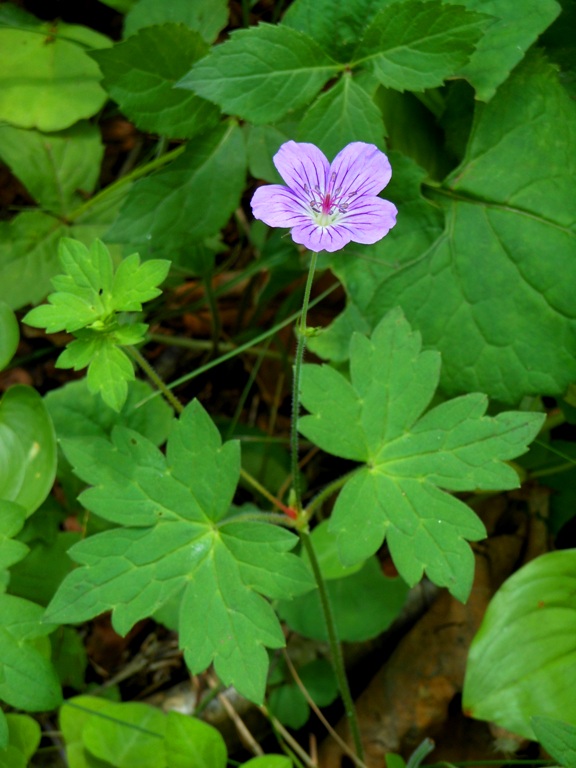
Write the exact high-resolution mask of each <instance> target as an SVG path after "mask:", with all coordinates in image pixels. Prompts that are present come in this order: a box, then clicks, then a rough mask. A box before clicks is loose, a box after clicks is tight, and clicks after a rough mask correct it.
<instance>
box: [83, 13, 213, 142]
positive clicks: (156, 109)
mask: <svg viewBox="0 0 576 768" xmlns="http://www.w3.org/2000/svg"><path fill="white" fill-rule="evenodd" d="M207 53H208V45H207V44H206V43H205V42H204V40H203V39H202V38H201V37H200V34H199V33H198V32H195V31H193V30H191V29H188V28H187V27H185V26H184V25H183V24H163V25H162V26H153V27H147V28H145V29H142V30H141V31H140V32H138V33H137V34H136V35H134V36H133V37H130V38H128V40H126V41H125V42H123V43H117V44H116V45H115V46H114V47H113V48H110V49H108V50H103V51H93V52H92V53H91V56H92V58H93V59H95V61H96V62H97V63H98V64H99V66H100V69H101V70H102V74H103V75H104V80H103V81H102V85H103V86H104V88H106V90H107V91H108V93H109V94H110V96H111V97H112V98H113V99H114V101H116V103H117V104H118V105H119V106H120V109H121V110H122V112H123V113H124V114H125V115H126V116H127V117H128V118H130V120H132V121H133V122H134V124H135V125H136V126H137V127H138V128H140V129H141V130H143V131H150V132H153V133H159V134H161V135H163V136H169V137H171V138H189V137H191V136H195V135H196V134H197V133H201V132H202V131H204V130H206V129H207V128H209V127H210V126H212V125H215V124H216V122H217V121H218V117H219V114H220V112H219V110H218V108H217V107H215V106H214V105H213V104H210V102H208V101H205V100H204V99H201V98H200V97H198V96H196V95H195V94H193V93H190V92H189V91H188V92H187V91H183V90H182V89H180V88H174V87H173V86H174V83H175V82H176V81H177V80H179V79H180V78H181V77H183V75H185V74H186V72H188V70H189V69H190V67H191V66H192V65H193V64H194V62H195V61H198V59H201V58H202V57H203V56H205V55H206V54H207Z"/></svg>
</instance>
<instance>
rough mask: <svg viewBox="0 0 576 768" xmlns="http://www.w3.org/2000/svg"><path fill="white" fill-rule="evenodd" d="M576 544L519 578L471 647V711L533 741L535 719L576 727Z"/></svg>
mask: <svg viewBox="0 0 576 768" xmlns="http://www.w3.org/2000/svg"><path fill="white" fill-rule="evenodd" d="M575 596H576V550H575V549H568V550H564V551H558V552H550V553H548V554H546V555H542V556H541V557H538V558H536V560H533V561H532V562H530V563H528V564H527V565H525V566H524V567H523V568H521V569H520V570H519V571H517V572H516V573H515V574H514V575H513V576H511V577H510V578H509V579H508V580H507V581H506V582H505V583H504V584H503V586H502V587H501V588H500V589H499V590H498V592H497V593H496V595H495V596H494V598H493V599H492V601H491V603H490V605H489V606H488V610H487V611H486V614H485V616H484V619H483V621H482V625H481V627H480V629H479V630H478V633H477V635H476V637H475V638H474V640H473V642H472V645H471V647H470V653H469V655H468V664H467V667H466V677H465V680H464V694H463V707H464V710H465V711H466V712H467V714H469V715H471V716H472V717H476V718H479V719H481V720H490V721H493V722H495V723H497V724H498V725H500V726H502V727H504V728H507V729H508V730H510V731H514V732H515V733H520V734H522V735H523V736H527V737H528V738H530V739H533V738H535V734H534V730H533V728H532V723H531V718H532V717H534V716H536V715H538V716H546V717H552V718H555V719H557V720H562V721H564V722H565V723H568V724H570V725H573V726H576V698H575V697H574V690H575V689H576V597H575Z"/></svg>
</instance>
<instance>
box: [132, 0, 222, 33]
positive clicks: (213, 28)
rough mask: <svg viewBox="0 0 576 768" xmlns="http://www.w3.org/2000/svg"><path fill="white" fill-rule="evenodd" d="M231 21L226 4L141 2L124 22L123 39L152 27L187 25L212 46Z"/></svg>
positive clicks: (218, 1) (180, 0)
mask: <svg viewBox="0 0 576 768" xmlns="http://www.w3.org/2000/svg"><path fill="white" fill-rule="evenodd" d="M227 21H228V2H227V0H171V1H170V2H169V3H159V2H158V0H138V2H137V3H136V4H135V5H134V7H133V8H131V10H130V12H129V13H128V14H127V16H126V19H125V21H124V37H129V36H130V35H133V34H134V33H135V32H138V30H139V29H142V28H143V27H149V26H151V25H153V24H167V23H173V24H184V25H185V26H187V27H188V28H189V29H194V30H196V31H197V32H199V33H200V34H201V35H202V37H203V38H204V40H205V41H206V42H207V43H212V42H214V40H216V38H217V37H218V33H219V32H220V31H221V30H223V29H224V27H225V26H226V23H227Z"/></svg>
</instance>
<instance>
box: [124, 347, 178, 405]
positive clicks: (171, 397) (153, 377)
mask: <svg viewBox="0 0 576 768" xmlns="http://www.w3.org/2000/svg"><path fill="white" fill-rule="evenodd" d="M125 349H126V350H127V352H129V353H130V355H132V357H133V358H134V360H135V361H136V362H137V363H138V365H139V366H140V368H142V370H143V371H144V373H145V374H146V376H148V378H149V379H150V381H151V382H152V383H153V384H155V385H156V387H157V388H158V390H159V391H160V392H162V394H163V395H164V397H165V398H166V400H167V401H168V402H169V403H170V405H171V406H172V408H173V409H174V411H175V413H177V414H178V415H180V414H181V413H182V411H183V410H184V406H183V405H182V403H181V402H180V400H178V398H177V397H176V395H175V394H174V392H172V390H171V389H169V388H168V387H167V386H166V384H165V383H164V381H163V380H162V378H161V377H160V376H158V374H157V373H156V371H155V370H154V368H153V366H151V365H150V363H149V362H148V360H146V358H145V357H144V355H141V354H140V352H139V351H138V350H137V349H136V347H125Z"/></svg>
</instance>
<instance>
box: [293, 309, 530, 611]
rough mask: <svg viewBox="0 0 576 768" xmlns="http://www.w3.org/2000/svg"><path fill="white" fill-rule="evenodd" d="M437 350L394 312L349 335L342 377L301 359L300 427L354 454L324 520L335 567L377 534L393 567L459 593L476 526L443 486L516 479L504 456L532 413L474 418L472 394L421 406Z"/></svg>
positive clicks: (331, 448)
mask: <svg viewBox="0 0 576 768" xmlns="http://www.w3.org/2000/svg"><path fill="white" fill-rule="evenodd" d="M439 372H440V360H439V355H438V353H437V352H434V351H422V350H421V340H420V335H419V334H418V333H415V332H412V331H411V329H410V327H409V325H408V323H407V322H406V320H405V319H404V317H403V315H402V313H401V311H400V310H394V311H392V312H390V313H389V314H388V315H387V316H386V317H385V318H384V319H383V320H382V321H381V322H380V323H379V325H378V326H377V327H376V328H375V330H374V332H373V333H372V336H371V338H370V339H368V338H366V337H365V336H363V335H361V334H359V333H355V334H354V335H353V336H352V340H351V343H350V380H349V381H348V380H347V379H346V378H345V377H344V376H343V375H342V374H341V373H338V372H337V371H335V370H334V369H332V368H330V367H328V366H321V367H320V366H305V367H304V370H303V378H302V403H303V404H304V406H305V407H306V408H307V409H308V410H309V411H310V412H311V414H310V415H309V416H304V417H302V418H301V419H300V421H299V428H300V431H301V432H302V434H304V435H305V436H306V437H307V438H308V439H310V440H312V441H313V442H314V443H316V444H317V445H319V446H320V447H321V448H323V449H324V450H325V451H328V452H329V453H333V454H335V455H337V456H341V457H343V458H347V459H353V460H356V461H361V462H364V463H365V466H364V467H362V468H360V469H359V470H358V471H356V472H355V473H354V474H353V476H352V477H351V478H350V479H349V480H348V481H347V483H346V484H345V485H344V487H343V489H342V491H341V492H340V495H339V497H338V500H337V502H336V505H335V507H334V511H333V513H332V518H331V523H330V530H331V531H333V532H335V533H336V535H337V538H338V548H339V552H340V557H341V559H342V562H343V563H344V564H345V565H351V564H353V563H356V562H360V561H362V560H365V559H366V558H368V557H369V556H370V555H372V554H374V553H375V552H376V551H377V550H378V549H379V547H380V546H381V545H382V542H383V541H384V539H386V541H387V543H388V546H389V549H390V552H391V555H392V558H393V560H394V563H395V565H396V567H397V568H398V571H399V573H400V575H401V576H402V577H403V578H404V579H405V580H406V581H407V582H408V584H410V585H414V584H415V583H416V582H417V581H418V580H419V579H420V578H421V577H422V575H423V574H424V573H426V574H427V575H428V576H429V578H430V579H432V581H434V582H435V583H436V584H439V585H441V586H446V587H448V589H449V590H450V591H451V592H452V594H454V595H455V596H456V597H458V598H459V599H460V600H466V598H467V596H468V593H469V591H470V588H471V586H472V576H473V570H474V560H473V556H472V552H471V550H470V547H469V546H468V544H467V543H466V540H468V541H475V540H478V539H480V538H482V537H483V536H484V535H485V531H484V526H483V525H482V523H481V522H480V520H479V519H478V518H477V517H476V515H475V514H474V513H473V512H472V510H471V509H469V507H467V506H466V504H464V503H463V502H462V501H460V500H458V499H456V498H455V497H453V496H451V495H450V494H448V493H447V492H446V491H448V490H458V491H462V490H477V489H479V490H483V489H485V490H495V489H499V490H504V489H507V488H513V487H516V486H518V485H519V482H518V476H517V474H516V473H515V472H514V470H512V469H511V468H510V467H509V466H507V465H506V464H504V463H503V462H504V461H506V460H509V459H511V458H514V457H515V456H518V455H519V454H521V453H523V452H524V451H525V450H526V446H527V444H528V443H529V442H530V441H531V440H532V439H533V438H534V436H535V435H536V433H537V431H538V429H539V427H540V425H541V424H542V421H543V419H544V415H543V414H536V413H501V414H499V415H498V416H497V417H495V418H493V417H488V416H485V411H486V407H487V399H486V397H485V396H484V395H479V394H476V395H474V394H471V395H466V396H464V397H460V398H456V399H454V400H450V401H448V402H445V403H442V404H441V405H439V406H436V407H435V408H433V409H432V410H430V411H428V412H427V413H426V414H424V415H422V414H423V412H424V410H425V409H426V408H427V407H428V405H429V404H430V401H431V399H432V396H433V394H434V391H435V388H436V386H437V384H438V380H439Z"/></svg>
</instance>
